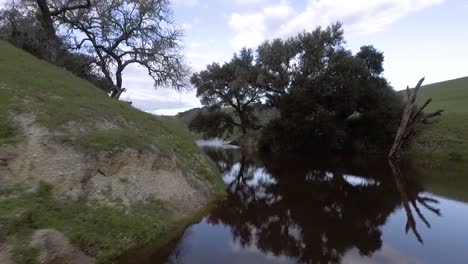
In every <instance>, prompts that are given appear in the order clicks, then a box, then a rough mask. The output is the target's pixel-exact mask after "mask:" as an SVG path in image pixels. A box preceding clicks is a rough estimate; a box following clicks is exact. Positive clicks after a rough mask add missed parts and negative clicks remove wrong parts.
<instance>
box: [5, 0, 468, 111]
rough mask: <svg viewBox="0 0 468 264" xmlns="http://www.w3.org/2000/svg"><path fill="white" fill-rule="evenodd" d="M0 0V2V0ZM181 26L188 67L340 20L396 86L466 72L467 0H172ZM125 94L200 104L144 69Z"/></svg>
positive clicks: (160, 106)
mask: <svg viewBox="0 0 468 264" xmlns="http://www.w3.org/2000/svg"><path fill="white" fill-rule="evenodd" d="M2 1H3V0H0V2H2ZM172 9H173V11H174V19H175V21H176V22H177V23H179V24H181V25H182V26H183V28H184V29H185V38H184V39H183V43H184V46H185V56H186V58H187V61H188V63H189V64H190V65H191V67H192V69H193V70H194V71H199V70H202V69H203V68H204V67H205V66H206V65H207V64H209V63H212V62H220V63H222V62H224V61H227V60H230V58H231V57H232V54H233V53H234V52H236V51H238V50H239V49H240V48H241V47H243V46H247V47H256V46H257V45H258V44H259V43H261V42H263V41H264V40H268V39H272V38H277V37H288V36H292V35H294V34H296V33H298V32H300V31H303V30H306V31H310V30H313V29H314V28H315V27H317V26H319V25H321V26H327V25H329V24H330V23H332V22H335V21H341V22H343V23H344V30H345V39H346V40H347V46H348V48H350V49H351V50H353V51H354V52H356V51H358V50H359V47H360V46H362V45H366V44H372V45H374V46H375V47H376V48H378V49H380V50H381V51H383V52H384V55H385V63H384V68H385V72H384V76H385V77H386V78H387V79H388V80H389V81H390V82H391V84H392V85H393V86H394V87H395V89H397V90H401V89H403V88H405V87H406V85H410V86H413V85H415V84H416V82H417V81H418V80H419V78H421V77H423V76H425V77H426V82H425V83H426V84H427V83H433V82H438V81H443V80H448V79H453V78H458V77H462V76H467V75H468V0H173V1H172ZM124 86H125V87H126V88H127V89H128V92H127V93H125V94H123V96H122V98H123V99H130V100H132V101H133V102H134V105H135V106H136V107H138V108H141V109H143V110H145V111H148V112H152V113H157V114H175V113H177V112H178V111H182V110H186V109H190V108H193V107H198V106H200V103H199V101H198V99H197V98H196V97H195V91H193V90H192V91H190V92H185V93H177V92H174V91H170V90H167V89H159V90H157V91H156V90H154V88H153V85H152V81H151V79H150V78H149V77H147V76H146V72H145V71H144V70H143V69H139V68H137V67H133V68H129V69H128V70H126V71H125V73H124Z"/></svg>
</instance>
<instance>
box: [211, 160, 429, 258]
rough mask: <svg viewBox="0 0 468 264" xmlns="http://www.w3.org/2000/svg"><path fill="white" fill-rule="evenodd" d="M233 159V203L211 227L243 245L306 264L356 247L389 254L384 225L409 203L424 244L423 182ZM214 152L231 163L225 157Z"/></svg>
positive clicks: (306, 164) (216, 214)
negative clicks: (421, 224) (220, 228)
mask: <svg viewBox="0 0 468 264" xmlns="http://www.w3.org/2000/svg"><path fill="white" fill-rule="evenodd" d="M230 153H231V154H232V157H230V158H229V159H228V160H230V161H229V162H225V163H224V164H223V166H222V168H223V171H224V172H225V177H224V178H225V180H226V181H227V182H226V184H227V186H228V188H227V190H228V199H226V200H225V201H224V203H223V204H222V205H221V206H220V207H218V208H217V209H216V210H214V211H213V212H212V213H211V214H210V215H209V216H208V218H207V222H208V223H211V224H220V223H222V224H224V225H228V226H229V227H230V229H231V232H232V236H233V239H234V240H235V241H236V242H237V243H239V244H240V245H242V246H243V247H252V246H255V247H256V248H257V249H259V250H261V251H262V252H264V253H271V254H273V255H274V256H280V255H283V256H288V257H294V258H295V259H297V260H298V261H299V262H301V263H340V260H341V258H342V256H343V254H344V253H345V252H346V251H348V250H349V249H351V248H357V249H358V251H359V253H360V254H361V255H364V256H369V255H371V254H372V253H373V252H375V251H376V250H378V249H380V248H381V246H382V240H381V235H382V234H381V230H380V226H381V225H383V224H384V223H385V221H386V219H387V217H388V216H389V215H390V214H391V213H392V212H393V211H394V210H395V209H396V208H397V207H398V206H399V205H400V203H401V202H402V201H403V205H404V207H405V209H408V210H407V215H408V225H407V228H411V229H412V230H413V231H414V233H415V234H416V235H417V237H418V239H419V240H420V241H422V239H421V238H420V235H419V233H418V232H417V231H416V226H415V224H414V218H413V216H412V215H413V214H412V213H411V208H410V207H409V206H408V205H409V204H412V205H413V206H414V208H415V209H416V212H417V213H418V215H419V216H420V217H421V218H422V219H424V220H425V217H424V216H423V215H422V213H421V211H420V210H419V209H418V207H417V206H416V202H421V201H424V203H425V202H428V201H429V200H424V199H428V198H423V197H420V196H418V192H419V191H421V188H420V187H419V186H418V185H417V183H416V182H411V181H409V180H405V181H402V180H398V181H397V182H398V183H399V185H397V186H395V184H392V177H388V176H387V175H383V174H382V170H381V169H380V170H379V176H380V177H378V178H373V177H370V174H367V175H362V174H360V175H359V176H355V175H350V174H345V168H344V167H337V166H336V165H335V166H333V167H327V169H325V168H321V167H320V166H319V164H313V163H311V162H310V161H297V160H296V161H287V162H286V163H287V166H284V165H285V164H284V162H283V161H281V160H274V161H269V162H266V163H261V162H260V161H258V160H252V159H251V158H248V157H247V156H246V155H244V154H242V153H241V152H230ZM209 154H210V155H211V156H212V158H214V159H215V160H223V161H226V157H225V156H224V157H222V158H221V159H220V157H219V155H220V154H221V153H220V152H219V151H211V152H209ZM221 155H223V154H221ZM224 155H226V153H224ZM233 160H237V162H236V163H233V162H232V161H233ZM322 165H325V164H322ZM379 167H380V166H379ZM330 168H332V170H330ZM380 168H381V167H380ZM395 187H397V188H395ZM424 203H423V204H424ZM437 213H438V212H437ZM425 222H426V223H427V220H425ZM427 224H428V223H427Z"/></svg>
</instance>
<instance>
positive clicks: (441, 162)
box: [409, 77, 468, 201]
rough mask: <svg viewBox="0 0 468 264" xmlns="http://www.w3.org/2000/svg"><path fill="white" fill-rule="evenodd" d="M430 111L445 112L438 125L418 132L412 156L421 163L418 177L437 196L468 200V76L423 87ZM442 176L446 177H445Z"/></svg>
mask: <svg viewBox="0 0 468 264" xmlns="http://www.w3.org/2000/svg"><path fill="white" fill-rule="evenodd" d="M418 96H419V98H418V100H419V101H420V102H424V101H425V100H427V98H432V100H433V101H432V102H431V104H430V105H429V106H428V108H427V109H428V111H434V110H437V109H444V110H445V112H444V113H443V114H442V116H441V117H440V118H439V119H438V122H437V123H435V124H432V125H429V126H425V127H423V128H422V129H420V130H419V131H418V134H417V136H416V139H415V142H414V144H413V146H412V148H411V149H410V150H409V156H410V157H413V158H415V159H416V160H418V161H421V160H422V161H421V162H419V163H420V166H419V168H418V169H416V170H415V172H414V174H418V175H420V176H421V177H422V178H423V179H424V183H425V187H426V188H427V189H428V190H429V191H431V192H434V193H437V194H439V195H443V196H446V197H450V198H453V199H457V200H461V201H468V177H467V175H466V174H467V171H468V77H464V78H459V79H454V80H449V81H445V82H440V83H434V84H429V85H426V86H423V87H422V88H421V90H420V91H419V95H418ZM441 176H442V177H441Z"/></svg>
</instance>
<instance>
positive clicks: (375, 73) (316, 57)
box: [191, 23, 402, 151]
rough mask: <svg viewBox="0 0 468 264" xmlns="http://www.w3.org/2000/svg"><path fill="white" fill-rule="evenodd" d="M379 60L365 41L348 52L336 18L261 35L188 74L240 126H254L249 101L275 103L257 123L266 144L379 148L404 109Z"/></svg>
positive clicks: (273, 147) (207, 101) (206, 100)
mask: <svg viewBox="0 0 468 264" xmlns="http://www.w3.org/2000/svg"><path fill="white" fill-rule="evenodd" d="M383 60H384V56H383V53H382V52H380V51H378V50H377V49H376V48H374V47H373V46H370V45H368V46H362V47H361V49H360V51H359V52H358V53H357V54H353V53H352V51H350V50H349V49H347V48H346V46H345V40H344V34H343V29H342V25H341V23H335V24H332V25H330V26H328V27H326V28H321V27H317V28H316V29H315V30H313V31H312V32H303V33H300V34H298V35H296V36H294V37H290V38H288V39H286V40H282V39H274V40H272V41H267V42H264V43H263V44H261V45H260V46H259V47H258V48H257V49H256V51H255V52H254V51H253V50H250V49H243V50H242V51H241V52H240V54H239V55H235V56H234V58H233V59H232V60H231V62H229V63H225V64H223V65H219V64H217V63H213V64H211V65H208V66H207V68H206V70H204V71H201V72H200V73H197V74H195V75H194V76H193V77H192V79H191V81H192V83H193V84H194V86H195V87H196V88H197V96H199V97H200V99H201V102H202V104H203V105H205V106H207V107H213V106H216V107H217V109H218V111H219V109H221V110H223V111H225V112H228V113H230V112H229V111H230V110H229V109H231V110H232V111H233V112H234V113H235V116H236V118H237V120H239V121H240V123H239V124H236V123H235V122H234V123H235V124H236V125H238V126H240V127H241V128H242V132H243V133H245V131H246V130H247V129H256V128H259V126H255V124H258V123H259V122H258V120H256V118H257V117H258V116H256V115H254V114H252V112H253V109H254V108H255V107H254V106H257V105H259V104H262V107H267V108H272V109H275V110H276V112H277V115H276V118H273V119H272V120H271V121H269V122H268V124H267V125H266V127H265V128H263V129H262V131H261V132H262V133H261V134H262V136H261V139H260V144H261V146H262V147H263V148H264V149H266V150H270V151H279V150H294V151H297V150H307V151H310V150H321V149H326V150H330V151H343V150H350V151H351V150H359V151H378V150H379V149H386V147H388V146H389V144H391V142H392V139H393V136H394V133H395V131H396V128H397V126H398V122H399V118H400V114H401V111H402V100H401V98H400V97H399V96H398V95H397V93H396V92H395V91H394V90H393V89H392V87H390V85H389V84H388V82H387V81H386V79H385V78H384V77H383V76H382V72H383ZM213 116H214V115H213ZM205 118H208V116H205ZM200 120H201V119H200V118H199V119H198V120H197V122H199V121H200ZM223 120H228V119H226V118H224V119H223ZM205 121H207V119H205ZM210 123H211V124H214V123H213V122H210ZM218 127H219V128H220V129H221V128H222V127H223V126H221V125H219V124H218ZM198 128H199V129H201V127H200V126H198Z"/></svg>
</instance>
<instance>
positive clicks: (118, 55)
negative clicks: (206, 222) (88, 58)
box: [58, 0, 189, 99]
mask: <svg viewBox="0 0 468 264" xmlns="http://www.w3.org/2000/svg"><path fill="white" fill-rule="evenodd" d="M58 19H59V21H60V22H61V23H62V25H63V26H65V27H68V31H69V34H71V35H73V36H74V44H75V46H74V47H75V48H76V49H77V50H79V51H83V52H87V53H88V54H90V55H92V57H94V58H95V60H94V64H95V65H96V66H97V67H99V69H100V70H101V72H102V74H103V75H104V77H105V80H106V82H107V86H108V87H109V90H108V92H109V93H110V95H111V96H112V97H113V98H116V99H118V98H119V97H120V95H121V94H122V92H124V91H125V89H124V88H123V87H122V84H123V80H122V76H123V72H124V70H125V69H126V68H127V67H128V66H129V65H131V64H136V65H139V66H142V67H143V68H145V69H146V70H147V72H148V74H149V76H151V77H152V78H153V80H154V86H155V87H160V86H170V87H172V88H174V89H176V90H180V89H183V87H184V86H185V84H186V82H187V78H186V77H187V75H188V72H189V69H188V67H187V66H186V65H185V62H184V58H183V56H182V53H181V48H182V47H181V45H180V38H181V37H182V31H181V30H180V29H179V28H178V27H177V26H176V25H175V24H174V22H173V21H172V17H171V10H170V6H169V1H168V0H145V1H138V0H104V1H97V0H95V1H92V2H91V8H90V9H89V10H83V9H73V10H67V12H64V13H61V14H60V15H59V16H58Z"/></svg>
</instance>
